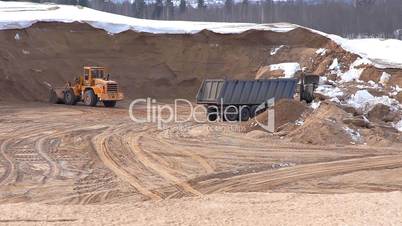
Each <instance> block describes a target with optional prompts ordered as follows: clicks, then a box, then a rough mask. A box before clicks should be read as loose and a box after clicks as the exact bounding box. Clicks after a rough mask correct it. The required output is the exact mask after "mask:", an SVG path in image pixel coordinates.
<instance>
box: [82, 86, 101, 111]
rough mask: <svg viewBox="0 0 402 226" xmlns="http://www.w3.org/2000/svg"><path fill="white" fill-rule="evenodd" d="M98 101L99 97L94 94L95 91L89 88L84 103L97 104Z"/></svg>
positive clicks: (88, 104)
mask: <svg viewBox="0 0 402 226" xmlns="http://www.w3.org/2000/svg"><path fill="white" fill-rule="evenodd" d="M97 103H98V97H97V96H96V95H95V94H94V91H92V90H87V91H85V93H84V104H85V105H87V106H92V107H93V106H96V104H97Z"/></svg>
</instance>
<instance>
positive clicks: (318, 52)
mask: <svg viewBox="0 0 402 226" xmlns="http://www.w3.org/2000/svg"><path fill="white" fill-rule="evenodd" d="M315 53H316V54H317V55H320V56H324V55H325V54H326V53H327V49H325V48H320V49H318V50H317V51H315Z"/></svg>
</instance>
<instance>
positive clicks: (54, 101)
mask: <svg viewBox="0 0 402 226" xmlns="http://www.w3.org/2000/svg"><path fill="white" fill-rule="evenodd" d="M49 103H51V104H61V103H63V101H62V100H59V98H58V97H57V94H56V92H55V91H54V90H53V89H51V90H49Z"/></svg>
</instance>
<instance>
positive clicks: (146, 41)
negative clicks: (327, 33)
mask: <svg viewBox="0 0 402 226" xmlns="http://www.w3.org/2000/svg"><path fill="white" fill-rule="evenodd" d="M17 33H18V34H19V37H21V38H20V39H19V40H16V39H15V36H16V34H17ZM0 40H1V42H0V45H1V48H0V59H1V60H0V68H1V69H0V106H1V107H0V125H1V126H0V209H1V210H2V213H3V214H1V215H0V223H5V224H31V223H33V224H82V225H88V224H156V225H161V224H163V225H165V224H192V225H205V224H264V225H266V224H275V225H278V224H293V225H299V224H300V222H303V223H306V224H309V223H311V224H313V223H315V224H343V223H344V222H345V221H346V222H348V223H350V224H368V223H369V224H376V223H378V224H401V223H402V221H401V215H400V213H401V206H400V202H399V201H396V200H401V193H400V191H401V190H402V180H401V178H400V175H401V174H402V149H401V144H402V141H401V133H400V132H398V131H397V130H396V129H395V128H393V127H390V126H389V125H390V124H392V123H394V121H395V120H397V119H398V117H399V116H398V115H397V116H395V117H394V118H395V119H392V120H394V121H387V120H388V119H385V118H383V117H380V116H378V114H380V115H381V114H382V113H378V112H388V111H387V109H385V110H384V109H382V108H381V109H380V107H378V109H377V108H376V109H375V110H373V111H368V112H366V113H364V112H360V113H359V112H351V111H350V109H349V110H348V109H346V108H345V107H343V106H340V105H339V104H336V103H334V102H333V101H329V98H330V97H325V96H324V95H323V97H322V99H321V100H316V101H321V102H320V104H318V102H314V104H315V105H317V106H318V105H319V106H318V107H317V106H316V107H315V108H313V107H312V105H307V104H305V103H300V102H299V101H297V100H296V99H295V100H289V101H283V102H280V103H279V104H278V105H277V108H276V109H275V112H276V113H278V114H279V117H277V118H276V120H277V125H278V128H277V131H275V132H274V133H267V132H264V131H263V130H261V128H255V127H252V126H250V124H249V123H243V124H240V125H237V124H235V125H232V124H230V123H228V122H215V123H198V122H196V121H194V120H190V121H188V122H186V123H173V122H171V123H167V124H165V125H163V128H162V129H160V128H158V127H157V124H155V123H151V122H149V123H136V122H133V121H132V120H130V118H129V114H128V106H129V103H130V102H129V100H131V99H134V98H136V97H148V96H151V97H158V98H159V99H161V98H162V102H163V103H166V104H171V103H172V101H173V99H174V98H181V97H186V98H190V100H192V101H194V99H193V98H194V96H195V93H196V91H197V89H198V87H199V85H200V83H201V81H202V80H203V79H205V78H223V77H227V78H236V79H254V78H255V74H256V72H257V71H258V70H259V68H261V67H263V66H266V65H269V64H276V63H281V62H284V61H288V62H299V63H300V66H301V67H303V68H307V69H308V71H311V72H317V73H321V72H322V73H326V76H327V77H328V78H331V73H332V71H330V70H329V69H328V68H329V67H330V65H331V62H332V61H333V59H334V57H337V59H338V60H339V62H340V63H343V65H342V67H339V68H338V70H344V69H345V68H348V66H349V65H350V64H351V62H353V61H354V60H356V58H357V56H356V55H355V54H351V53H348V52H346V51H344V50H342V49H341V48H340V47H339V46H337V45H336V44H335V43H334V42H333V41H331V40H329V39H327V38H325V37H323V36H320V35H318V34H315V33H312V32H309V31H307V30H306V29H303V28H297V29H294V30H292V31H290V32H284V33H275V32H270V31H249V32H244V33H241V34H237V35H234V34H226V35H223V34H216V33H213V32H209V31H202V32H200V33H197V34H194V35H154V34H148V33H137V32H134V31H126V32H123V33H121V34H117V35H113V36H111V35H108V34H107V33H106V32H105V31H103V30H98V29H94V28H92V27H90V26H89V25H86V24H81V23H70V24H64V23H36V24H34V25H33V26H31V27H29V28H26V29H19V30H4V31H0ZM282 45H283V47H281V48H280V50H278V52H277V53H276V54H272V49H278V48H279V47H280V46H282ZM321 48H327V49H328V53H327V55H326V56H322V55H321V54H317V51H318V50H319V49H321ZM312 59H313V60H312ZM234 62H236V63H234ZM83 64H97V65H104V66H107V67H108V68H109V69H111V72H112V76H114V78H115V79H116V80H118V81H119V82H120V83H121V85H122V89H123V91H124V92H125V93H126V95H127V100H126V101H125V102H122V103H119V105H118V107H117V108H114V109H107V108H103V107H100V106H99V107H93V108H91V107H85V106H82V105H77V106H65V105H50V104H47V103H46V102H45V100H46V95H47V91H46V89H45V87H44V86H43V81H47V82H50V83H52V84H55V85H62V84H63V83H64V82H65V81H67V80H71V79H72V78H73V77H74V76H76V75H78V74H79V73H80V71H81V67H82V66H83ZM345 70H346V69H345ZM378 70H379V69H378ZM381 70H382V71H381V73H382V72H389V73H391V72H392V71H393V70H396V71H397V72H395V73H394V72H392V73H394V74H395V76H393V77H391V79H390V83H392V84H400V80H398V78H397V77H398V76H397V75H399V74H398V73H399V71H398V70H397V69H392V70H391V69H381ZM367 73H368V72H367ZM394 74H393V75H394ZM268 76H269V75H268ZM369 77H370V76H369ZM377 82H378V81H377ZM341 88H342V87H341ZM331 89H332V90H334V89H335V88H334V87H332V88H331ZM345 89H349V88H348V87H346V88H345ZM350 90H351V91H350V92H352V90H353V89H350ZM353 92H354V90H353ZM342 95H343V96H342V97H341V96H338V97H337V98H339V99H342V98H344V99H346V98H350V97H351V93H346V92H345V93H343V94H342ZM146 110H147V109H146V106H137V107H135V108H134V111H135V113H136V114H137V116H139V117H143V118H145V117H146ZM188 111H189V108H188V106H185V105H183V106H179V117H185V116H186V113H187V112H188ZM370 112H371V113H370ZM366 116H367V117H369V118H370V119H372V122H370V123H371V124H370V125H366V124H364V123H363V124H361V122H365V121H364V117H366ZM261 117H264V116H261ZM388 118H389V117H388ZM359 123H360V124H359ZM357 134H359V136H358V135H357ZM89 204H96V205H89ZM379 209H380V211H379ZM389 209H391V210H389ZM14 210H15V211H14ZM385 210H389V211H385Z"/></svg>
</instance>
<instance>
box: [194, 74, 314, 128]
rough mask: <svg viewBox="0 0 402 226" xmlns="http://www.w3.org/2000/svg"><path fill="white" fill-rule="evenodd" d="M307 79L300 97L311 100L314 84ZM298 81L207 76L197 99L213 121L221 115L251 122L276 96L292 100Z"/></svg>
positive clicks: (291, 79) (228, 118)
mask: <svg viewBox="0 0 402 226" xmlns="http://www.w3.org/2000/svg"><path fill="white" fill-rule="evenodd" d="M305 78H306V77H303V78H302V79H301V80H302V81H301V83H300V96H301V100H305V101H306V102H311V101H312V100H313V98H314V96H313V91H314V85H311V84H310V83H309V82H310V81H306V79H305ZM310 79H312V78H310ZM313 80H314V79H313ZM314 81H315V80H314ZM298 83H299V80H298V79H296V78H279V79H260V80H225V79H206V80H204V81H203V83H202V84H201V87H200V88H199V90H198V93H197V96H196V102H197V104H202V105H205V107H206V108H207V117H208V120H210V121H215V120H217V119H218V118H222V119H223V120H227V121H247V120H248V119H250V118H252V117H254V116H256V115H257V114H259V113H260V112H263V111H264V110H265V109H266V108H267V107H268V105H269V103H268V101H269V100H270V99H272V98H275V99H274V100H275V101H278V100H280V99H284V98H285V99H292V98H293V97H294V95H295V92H296V87H297V85H298Z"/></svg>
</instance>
